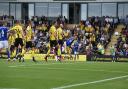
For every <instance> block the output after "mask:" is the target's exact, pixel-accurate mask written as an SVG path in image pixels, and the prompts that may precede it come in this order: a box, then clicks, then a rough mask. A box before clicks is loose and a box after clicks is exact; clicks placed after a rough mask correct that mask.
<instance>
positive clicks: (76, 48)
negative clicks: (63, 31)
mask: <svg viewBox="0 0 128 89" xmlns="http://www.w3.org/2000/svg"><path fill="white" fill-rule="evenodd" d="M78 47H79V43H78V41H75V42H74V47H73V50H74V51H78Z"/></svg>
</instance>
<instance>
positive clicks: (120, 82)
mask: <svg viewBox="0 0 128 89" xmlns="http://www.w3.org/2000/svg"><path fill="white" fill-rule="evenodd" d="M125 75H128V64H127V63H111V62H67V61H65V62H62V63H60V62H55V61H49V62H48V63H46V62H45V61H43V62H42V61H40V62H38V63H34V62H31V61H26V62H25V63H19V62H6V61H5V60H0V89H53V88H57V87H61V86H67V85H72V84H73V85H74V84H79V83H88V82H93V81H98V80H104V79H110V78H114V77H120V76H125ZM57 89H59V88H57ZM64 89H128V77H125V78H119V79H115V80H110V81H104V82H99V83H94V84H87V85H86V84H83V85H80V86H73V87H69V88H64Z"/></svg>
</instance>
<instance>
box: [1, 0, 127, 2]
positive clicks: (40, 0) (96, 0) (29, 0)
mask: <svg viewBox="0 0 128 89" xmlns="http://www.w3.org/2000/svg"><path fill="white" fill-rule="evenodd" d="M0 2H128V0H0Z"/></svg>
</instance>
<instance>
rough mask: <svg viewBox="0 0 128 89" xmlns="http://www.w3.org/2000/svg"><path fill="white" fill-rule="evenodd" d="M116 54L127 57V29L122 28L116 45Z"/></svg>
mask: <svg viewBox="0 0 128 89" xmlns="http://www.w3.org/2000/svg"><path fill="white" fill-rule="evenodd" d="M116 48H117V52H118V54H119V55H120V56H128V27H127V25H125V27H124V28H122V31H121V33H120V36H119V38H118V39H117V44H116Z"/></svg>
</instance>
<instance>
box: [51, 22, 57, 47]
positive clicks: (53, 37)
mask: <svg viewBox="0 0 128 89" xmlns="http://www.w3.org/2000/svg"><path fill="white" fill-rule="evenodd" d="M49 36H50V46H51V47H55V46H56V45H57V31H56V27H55V22H54V23H53V24H52V26H51V28H50V30H49Z"/></svg>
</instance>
